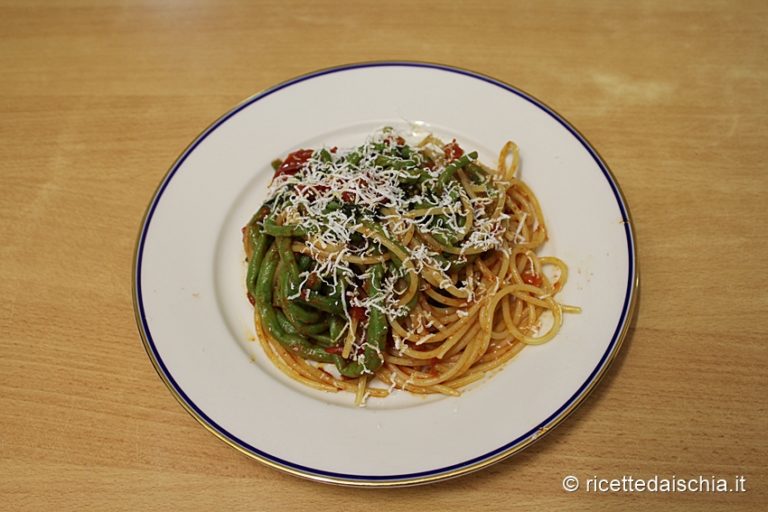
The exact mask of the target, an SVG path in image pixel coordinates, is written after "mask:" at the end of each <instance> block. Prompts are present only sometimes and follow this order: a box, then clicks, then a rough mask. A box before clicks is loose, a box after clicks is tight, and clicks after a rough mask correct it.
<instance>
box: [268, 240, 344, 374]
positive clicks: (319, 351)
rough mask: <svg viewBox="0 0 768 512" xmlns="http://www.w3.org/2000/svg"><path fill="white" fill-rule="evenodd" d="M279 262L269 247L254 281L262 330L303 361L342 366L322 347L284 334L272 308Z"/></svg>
mask: <svg viewBox="0 0 768 512" xmlns="http://www.w3.org/2000/svg"><path fill="white" fill-rule="evenodd" d="M279 261H280V258H279V255H278V254H277V247H276V246H275V244H272V246H270V248H269V250H268V251H267V254H266V255H265V257H264V266H263V267H262V270H261V272H259V276H258V278H257V281H256V294H255V296H254V299H255V300H256V307H257V308H258V309H259V315H260V316H261V319H262V325H263V327H264V330H265V331H266V332H267V333H268V334H269V335H271V336H272V337H273V338H275V339H276V340H277V341H278V343H280V344H281V345H282V346H284V347H285V348H286V349H288V350H291V351H293V352H296V353H297V354H299V355H300V356H301V357H303V358H305V359H312V360H314V361H319V362H322V363H334V364H335V365H337V366H339V365H340V364H341V365H343V361H340V359H341V358H340V357H339V356H338V355H335V354H329V353H328V352H326V351H325V349H323V348H322V347H318V346H314V345H312V344H311V343H310V342H309V340H307V338H305V337H304V336H302V335H300V334H296V333H289V332H286V330H285V329H283V327H281V325H280V321H279V320H278V316H277V313H276V312H275V309H274V307H273V306H272V282H273V281H274V278H275V271H276V269H277V264H278V262H279Z"/></svg>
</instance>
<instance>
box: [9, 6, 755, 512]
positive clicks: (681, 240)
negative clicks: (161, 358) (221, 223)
mask: <svg viewBox="0 0 768 512" xmlns="http://www.w3.org/2000/svg"><path fill="white" fill-rule="evenodd" d="M515 4H516V5H515ZM766 27H768V9H767V4H766V3H764V2H761V1H754V2H730V1H722V2H685V3H683V2H662V1H658V2H656V1H643V2H613V1H590V2H516V3H512V2H504V1H501V0H495V1H488V2H484V3H482V4H481V3H479V2H478V3H477V5H474V4H470V3H464V4H462V3H453V2H447V1H434V2H433V1H430V2H399V1H390V2H366V3H361V4H356V5H355V6H352V5H349V6H346V7H341V6H339V5H338V4H337V3H336V2H331V1H322V2H313V3H311V4H310V3H307V4H303V3H300V2H294V1H291V0H284V1H281V2H275V3H265V2H262V3H258V2H214V1H205V0H199V1H193V2H170V1H168V2H149V1H144V2H142V1H138V0H136V1H114V2H97V1H93V0H81V1H71V2H37V1H30V2H21V1H19V2H2V7H0V69H2V78H1V79H0V114H1V115H2V122H0V218H1V219H2V222H1V223H0V242H1V245H0V301H2V302H1V304H2V307H1V308H0V436H1V437H0V440H1V443H0V508H1V509H4V510H14V511H15V510H148V509H158V510H176V509H180V510H208V509H211V510H218V509H233V510H236V509H242V510H246V509H247V510H289V509H296V510H316V511H322V510H333V511H338V510H362V509H364V508H369V507H373V506H375V507H376V510H379V509H380V510H387V511H396V510H511V509H513V508H515V507H518V506H519V507H520V508H522V509H526V510H549V509H558V510H559V509H565V510H577V509H585V510H604V509H621V510H645V509H647V508H648V507H652V508H656V507H659V508H664V509H667V510H691V509H695V510H698V509H707V508H710V507H711V508H720V509H726V508H727V509H749V508H751V509H754V510H760V509H764V508H763V507H765V505H766V502H768V485H767V480H766V479H767V478H768V465H767V464H766V457H768V441H766V436H765V431H766V430H767V429H768V410H767V408H768V399H767V398H766V396H767V395H768V393H766V391H768V389H766V388H767V386H766V384H768V378H766V365H767V364H768V357H767V355H768V353H767V352H766V342H768V339H766V337H767V335H768V320H766V313H768V293H766V289H768V277H767V276H768V273H766V271H765V270H764V263H761V262H764V261H765V260H764V259H763V258H764V257H765V254H766V253H767V252H768V244H767V243H766V240H767V238H766V233H767V232H768V230H767V229H766V221H765V218H764V217H765V213H766V207H765V205H764V202H763V201H764V200H765V199H766V192H768V179H766V162H767V161H768V150H767V149H766V144H767V143H768V140H767V136H768V128H767V127H768V107H767V106H766V105H768V57H767V56H768V29H767V28H766ZM373 59H415V60H426V61H434V62H442V63H447V64H453V65H456V66H461V67H466V68H470V69H473V70H476V71H479V72H482V73H487V74H489V75H492V76H495V77H498V78H499V79H501V80H504V81H508V82H510V83H513V84H515V85H517V86H519V87H521V88H522V89H524V90H527V91H530V92H532V93H533V94H535V95H536V96H537V97H539V98H541V99H543V100H544V101H546V102H547V103H549V104H550V105H551V106H553V107H554V108H556V109H557V110H558V111H560V112H561V113H562V114H563V115H564V116H565V117H566V118H568V119H569V120H570V121H571V122H573V123H574V125H575V126H577V127H578V128H579V129H580V130H581V131H582V132H583V133H584V134H586V136H587V137H588V138H589V139H590V141H591V142H592V143H593V144H594V145H595V146H596V147H597V148H598V150H599V151H600V152H601V153H602V155H603V156H604V158H605V159H606V160H607V161H608V162H609V164H610V165H611V166H612V168H613V170H614V172H615V173H616V175H617V177H618V179H619V181H620V182H621V184H622V186H623V189H624V191H625V193H626V195H627V197H628V200H629V202H630V205H631V208H632V212H633V215H634V220H635V223H636V229H637V236H638V240H639V259H640V266H641V272H642V294H641V295H642V297H641V302H640V309H639V314H638V316H637V319H636V324H635V326H634V328H633V329H632V333H631V336H630V338H629V339H628V341H627V343H626V345H625V347H624V349H623V351H622V353H621V355H620V356H619V358H618V360H617V361H616V362H615V364H614V365H613V367H612V368H611V370H610V371H609V374H608V375H607V378H606V379H605V380H604V381H603V382H602V383H601V384H600V386H599V387H598V389H597V391H596V392H595V393H594V394H593V396H591V398H590V399H589V400H588V401H587V403H586V404H585V405H583V406H582V407H581V408H580V409H579V410H578V411H577V412H576V413H575V414H574V415H573V416H572V417H571V418H569V419H568V420H567V421H566V422H565V423H564V424H563V425H562V426H561V427H559V428H558V429H557V430H556V431H554V432H553V433H552V434H551V435H550V436H548V437H547V438H546V439H545V440H543V441H542V442H540V443H537V444H535V445H534V446H533V447H531V448H529V449H527V450H526V451H525V452H523V453H521V454H520V455H518V456H515V457H513V458H512V459H510V460H507V461H505V462H503V463H501V464H498V465H496V466H493V467H492V468H490V469H488V470H485V471H482V472H480V473H477V474H474V475H471V476H468V477H463V478H460V479H457V480H454V481H450V482H446V483H442V484H437V485H431V486H428V487H421V488H410V489H396V490H385V491H365V490H353V489H345V488H339V487H332V486H326V485H320V484H316V483H312V482H308V481H303V480H299V479H297V478H294V477H291V476H287V475H284V474H281V473H279V472H277V471H274V470H272V469H268V468H266V467H264V466H262V465H261V464H258V463H257V462H254V461H252V460H250V459H248V458H246V457H244V456H242V455H240V454H238V453H237V452H235V451H234V450H232V449H231V448H229V447H228V446H226V445H225V444H224V443H222V442H220V441H219V440H217V439H215V438H214V437H213V436H212V435H210V434H209V433H208V432H206V431H205V430H204V429H203V428H201V427H200V426H199V425H198V424H197V422H196V421H195V420H194V419H193V418H192V417H190V416H189V415H188V414H187V413H186V412H184V411H183V410H182V408H181V407H179V406H178V404H177V403H176V401H175V400H174V398H173V397H172V396H171V394H170V393H168V391H167V389H166V388H165V386H164V385H163V384H162V382H161V381H160V379H159V378H158V377H157V375H156V374H155V370H154V369H153V368H152V365H151V364H150V362H149V360H148V358H147V356H146V354H145V352H144V348H143V346H142V343H141V340H140V338H139V335H138V333H137V330H136V326H135V321H134V314H133V307H132V303H131V265H132V254H133V247H134V242H135V236H136V233H137V230H138V227H139V223H140V220H141V217H142V214H143V212H144V208H145V206H146V204H147V202H148V201H149V199H150V198H151V196H152V194H153V192H154V190H155V187H156V186H157V183H158V181H159V180H160V178H161V177H162V176H163V174H164V172H165V170H166V169H167V168H168V167H169V165H170V164H171V163H172V161H173V160H174V158H175V157H176V155H177V154H179V153H180V152H181V151H182V150H183V149H184V147H185V146H186V145H187V144H188V143H189V142H190V141H191V140H192V139H193V138H194V137H195V136H196V135H197V134H198V133H199V132H200V131H201V130H202V129H203V128H205V127H206V126H207V125H208V124H209V123H210V122H212V121H213V120H214V119H215V118H217V117H218V116H219V115H220V114H221V113H222V112H224V111H226V110H227V109H229V108H230V107H231V106H232V105H234V104H236V103H237V102H239V101H240V100H241V99H243V98H245V97H247V96H249V95H251V94H252V93H254V92H256V91H258V90H260V89H262V88H264V87H267V86H269V85H271V84H273V83H276V82H279V81H282V80H285V79H287V78H290V77H292V76H295V75H297V74H301V73H304V72H308V71H311V70H314V69H317V68H320V67H325V66H331V65H335V64H342V63H347V62H354V61H363V60H373ZM570 474H573V475H576V476H578V477H580V478H582V479H586V478H589V477H591V476H597V477H600V478H621V477H622V476H623V475H631V476H634V477H635V478H649V477H652V476H653V475H656V474H658V475H659V476H661V477H664V476H666V477H671V476H672V475H677V476H679V477H698V475H703V476H704V477H705V478H709V477H710V476H712V475H715V476H719V477H725V478H733V477H735V476H737V475H744V476H745V477H746V489H747V491H746V492H744V493H731V494H728V493H725V494H715V493H691V492H688V493H671V494H664V493H648V492H644V493H638V492H636V493H602V494H600V493H588V492H584V491H579V492H575V493H566V492H565V491H563V489H562V488H561V481H562V479H563V477H564V476H566V475H570ZM582 482H583V480H582Z"/></svg>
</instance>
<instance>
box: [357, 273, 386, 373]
mask: <svg viewBox="0 0 768 512" xmlns="http://www.w3.org/2000/svg"><path fill="white" fill-rule="evenodd" d="M383 276H384V265H382V264H381V263H379V264H377V265H374V266H373V268H372V270H371V278H370V279H369V280H368V281H367V283H366V288H367V289H366V292H367V293H368V296H369V297H377V298H379V297H380V296H381V295H382V291H381V281H382V278H383ZM388 330H389V324H387V318H386V316H385V315H384V312H383V311H381V310H380V309H379V308H375V307H371V308H370V309H369V310H368V329H367V331H366V339H365V350H364V352H363V357H364V358H365V366H366V368H367V369H368V371H369V372H373V371H376V370H378V369H379V367H380V366H381V365H382V363H383V360H382V358H381V354H382V352H383V351H384V344H385V342H386V340H387V331H388Z"/></svg>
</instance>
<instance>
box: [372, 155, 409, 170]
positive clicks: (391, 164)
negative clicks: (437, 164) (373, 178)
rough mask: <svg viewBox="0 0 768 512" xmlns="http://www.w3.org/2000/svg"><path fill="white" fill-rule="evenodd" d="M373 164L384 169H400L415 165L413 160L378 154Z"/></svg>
mask: <svg viewBox="0 0 768 512" xmlns="http://www.w3.org/2000/svg"><path fill="white" fill-rule="evenodd" d="M374 165H378V166H379V167H383V168H385V169H395V170H400V169H407V168H412V167H415V166H416V162H415V161H414V160H399V159H397V158H392V157H391V156H384V155H379V156H377V157H376V160H375V161H374Z"/></svg>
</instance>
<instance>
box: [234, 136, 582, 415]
mask: <svg viewBox="0 0 768 512" xmlns="http://www.w3.org/2000/svg"><path fill="white" fill-rule="evenodd" d="M519 165H520V157H519V152H518V148H517V146H516V145H515V144H514V143H512V142H507V143H506V144H505V145H504V147H503V148H502V150H501V152H500V155H499V160H498V164H497V167H496V169H492V168H489V167H487V166H485V165H483V164H482V163H480V162H479V161H478V160H477V153H476V152H471V153H466V152H465V151H464V150H463V149H462V148H461V146H460V145H459V144H458V143H457V142H456V141H455V140H453V141H452V142H450V143H447V144H445V143H443V142H442V141H440V140H439V139H437V138H435V137H433V136H428V137H427V138H425V139H424V140H422V141H421V142H420V143H418V144H416V145H413V146H412V145H409V144H408V143H406V141H405V140H404V139H403V138H402V137H401V136H400V135H398V134H397V133H396V132H394V131H393V130H392V129H390V128H384V129H383V130H381V131H380V132H377V133H375V134H374V135H372V136H371V137H369V138H368V140H367V141H366V142H365V143H364V144H363V145H361V146H359V147H356V148H352V149H348V150H343V151H341V150H338V149H337V148H330V149H327V148H323V149H320V150H299V151H295V152H293V153H291V154H289V155H288V156H287V157H286V158H285V160H282V161H281V160H277V161H275V162H273V167H274V169H275V175H274V178H273V180H272V183H271V185H270V188H269V195H268V199H267V201H266V202H265V203H264V205H262V207H261V208H260V209H259V210H258V211H257V213H256V214H255V215H254V216H253V218H252V219H251V220H250V222H249V223H248V224H247V225H246V226H245V227H244V228H243V235H244V237H243V238H244V246H245V251H246V257H247V261H248V272H247V277H246V282H247V288H248V297H249V299H250V301H251V303H252V304H253V305H254V311H255V315H254V316H255V324H256V329H257V334H258V339H259V341H260V342H261V344H262V347H263V349H264V351H265V353H266V354H267V356H268V357H269V358H270V360H271V361H272V362H273V363H274V364H275V366H277V367H278V368H279V369H280V370H281V371H283V372H284V373H285V374H287V375H288V376H290V377H291V378H293V379H295V380H297V381H299V382H301V383H303V384H306V385H307V386H311V387H313V388H316V389H321V390H325V391H349V392H352V393H354V394H355V396H356V403H357V404H359V405H362V404H364V403H365V400H366V398H367V397H368V396H374V397H384V396H387V395H388V394H390V393H391V392H392V390H394V389H395V388H397V389H403V390H407V391H410V392H413V393H442V394H445V395H452V396H458V395H459V394H460V389H461V388H463V387H464V386H466V385H468V384H470V383H472V382H474V381H477V380H479V379H481V378H482V377H483V376H484V375H485V374H487V373H488V372H489V371H491V370H494V369H496V368H499V367H500V366H502V365H504V364H505V363H506V362H507V361H509V360H510V359H511V358H513V357H514V356H515V355H516V354H517V353H518V352H520V350H522V348H523V347H525V346H526V345H535V344H541V343H545V342H547V341H549V340H550V339H552V337H554V336H555V334H556V333H557V332H558V330H559V329H560V327H561V325H562V322H563V313H567V312H575V311H578V308H574V307H571V306H565V305H562V304H560V303H558V302H557V301H555V299H554V297H555V295H556V294H557V293H558V292H559V291H560V290H561V289H562V287H563V285H564V284H565V282H566V279H567V276H568V269H567V267H566V265H565V264H564V263H563V262H562V261H561V260H559V259H557V258H554V257H541V256H539V255H538V254H537V251H538V249H539V248H540V247H541V245H542V244H543V243H544V242H545V241H546V240H547V230H546V227H545V224H544V220H543V215H542V212H541V207H540V205H539V202H538V201H537V199H536V196H535V195H534V194H533V192H532V191H531V190H530V188H529V187H528V186H527V185H526V184H525V183H523V182H522V181H521V180H520V179H519V178H518V177H517V172H518V168H519ZM545 268H551V269H552V272H545V271H544V269H545ZM544 325H548V327H544ZM542 331H543V332H542Z"/></svg>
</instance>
